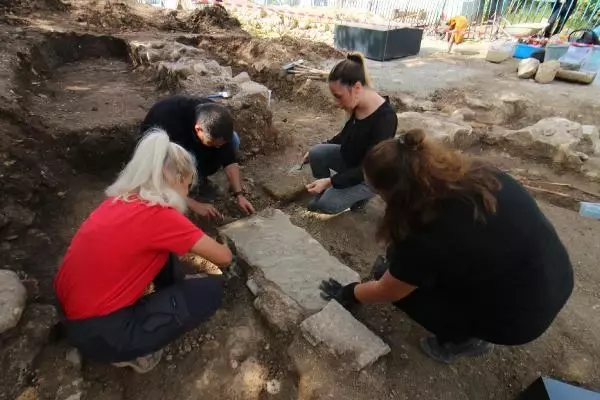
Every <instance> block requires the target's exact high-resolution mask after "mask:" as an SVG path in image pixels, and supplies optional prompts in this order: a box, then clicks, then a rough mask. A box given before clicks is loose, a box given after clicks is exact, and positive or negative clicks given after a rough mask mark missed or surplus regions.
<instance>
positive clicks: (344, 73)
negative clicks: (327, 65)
mask: <svg viewBox="0 0 600 400" xmlns="http://www.w3.org/2000/svg"><path fill="white" fill-rule="evenodd" d="M328 80H329V82H336V81H339V82H340V83H341V84H342V85H345V86H354V85H355V84H356V82H360V83H361V84H362V85H363V86H371V79H370V77H369V74H368V72H367V64H366V61H365V58H364V57H363V55H362V54H361V53H358V52H354V53H348V54H347V55H346V58H345V59H344V60H342V61H340V62H338V63H337V64H336V65H335V67H333V69H332V70H331V71H330V72H329V78H328Z"/></svg>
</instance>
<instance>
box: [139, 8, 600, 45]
mask: <svg viewBox="0 0 600 400" xmlns="http://www.w3.org/2000/svg"><path fill="white" fill-rule="evenodd" d="M138 1H140V2H144V3H147V4H151V5H154V6H157V7H167V8H175V7H176V5H177V4H180V3H181V2H182V1H185V2H190V3H191V2H195V3H196V4H198V5H203V4H207V3H208V4H211V3H214V2H217V1H218V2H219V3H220V4H222V5H224V6H225V7H228V6H235V7H240V6H241V7H244V6H248V7H252V8H256V7H267V8H268V9H269V10H274V11H276V12H278V13H281V14H286V13H290V14H296V15H304V16H310V17H311V18H313V19H315V20H316V21H317V22H318V20H319V19H321V20H322V21H324V22H325V21H326V22H327V23H330V22H332V20H333V22H336V23H341V22H344V21H358V22H364V23H373V24H378V25H385V24H389V25H399V24H401V25H409V26H413V27H421V28H423V29H424V30H425V33H426V34H436V33H439V32H440V31H441V30H442V29H443V26H444V25H445V22H446V21H447V19H448V18H450V17H451V16H456V15H464V16H466V17H467V19H468V20H469V21H470V26H469V33H468V35H467V37H471V38H480V39H484V38H490V37H492V36H494V35H495V34H497V32H498V29H497V28H498V26H502V27H506V26H511V25H523V24H533V23H536V24H541V25H546V26H549V27H548V28H546V29H547V32H548V33H549V34H554V33H558V32H560V31H561V30H562V29H563V28H566V29H567V30H569V31H573V30H576V29H593V28H594V27H596V26H598V25H600V0H138ZM294 10H299V11H294ZM331 15H335V18H332V17H331ZM349 16H351V17H350V18H348V17H349Z"/></svg>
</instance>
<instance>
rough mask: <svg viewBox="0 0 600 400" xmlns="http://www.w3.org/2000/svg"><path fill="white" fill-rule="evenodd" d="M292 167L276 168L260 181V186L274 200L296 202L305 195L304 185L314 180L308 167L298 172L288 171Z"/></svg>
mask: <svg viewBox="0 0 600 400" xmlns="http://www.w3.org/2000/svg"><path fill="white" fill-rule="evenodd" d="M292 167H293V166H285V167H283V168H276V169H274V170H272V171H271V172H270V173H267V175H265V176H264V177H263V178H262V179H261V183H260V185H261V186H262V188H263V189H264V190H265V192H267V194H269V196H271V197H273V198H274V199H275V200H282V201H293V200H296V199H297V198H298V197H300V196H301V195H303V194H304V193H306V185H307V184H309V183H310V182H312V181H314V180H315V178H313V176H312V171H311V169H310V167H309V166H308V165H305V166H304V167H303V168H302V169H301V170H300V171H290V169H291V168H292Z"/></svg>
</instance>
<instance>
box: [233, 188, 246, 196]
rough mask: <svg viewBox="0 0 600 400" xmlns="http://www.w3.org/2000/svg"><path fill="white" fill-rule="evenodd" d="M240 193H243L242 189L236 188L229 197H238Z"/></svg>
mask: <svg viewBox="0 0 600 400" xmlns="http://www.w3.org/2000/svg"><path fill="white" fill-rule="evenodd" d="M240 195H242V196H243V195H244V191H243V190H238V191H237V192H233V193H232V194H231V197H238V196H240Z"/></svg>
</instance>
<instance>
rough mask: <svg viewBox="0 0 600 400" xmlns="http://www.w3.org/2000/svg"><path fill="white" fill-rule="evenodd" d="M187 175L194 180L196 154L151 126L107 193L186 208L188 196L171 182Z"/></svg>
mask: <svg viewBox="0 0 600 400" xmlns="http://www.w3.org/2000/svg"><path fill="white" fill-rule="evenodd" d="M185 178H191V179H192V182H195V179H196V167H195V161H194V158H193V156H192V155H191V154H190V153H188V152H187V151H186V150H185V149H184V148H183V147H181V146H179V145H178V144H175V143H172V142H171V141H170V140H169V136H168V135H167V133H166V132H165V131H164V130H162V129H159V128H152V129H150V130H149V131H147V132H146V133H145V134H144V137H143V138H142V139H141V140H140V142H139V143H138V145H137V146H136V149H135V152H134V153H133V157H132V158H131V160H130V161H129V162H128V163H127V165H126V166H125V168H124V169H123V170H122V171H121V172H120V173H119V177H118V178H117V180H116V181H115V182H114V183H113V184H112V185H110V186H109V187H108V188H107V189H106V192H105V193H106V195H107V196H109V197H115V198H119V199H121V200H125V201H127V200H129V198H130V197H132V196H137V197H139V198H140V199H142V200H145V201H147V202H148V203H149V204H150V205H156V204H160V205H164V206H172V207H175V208H177V209H179V210H180V211H184V210H185V199H182V198H181V196H180V195H179V194H178V193H177V192H176V191H175V190H174V189H173V188H172V187H171V186H170V182H172V181H173V180H175V179H179V180H182V179H185Z"/></svg>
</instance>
